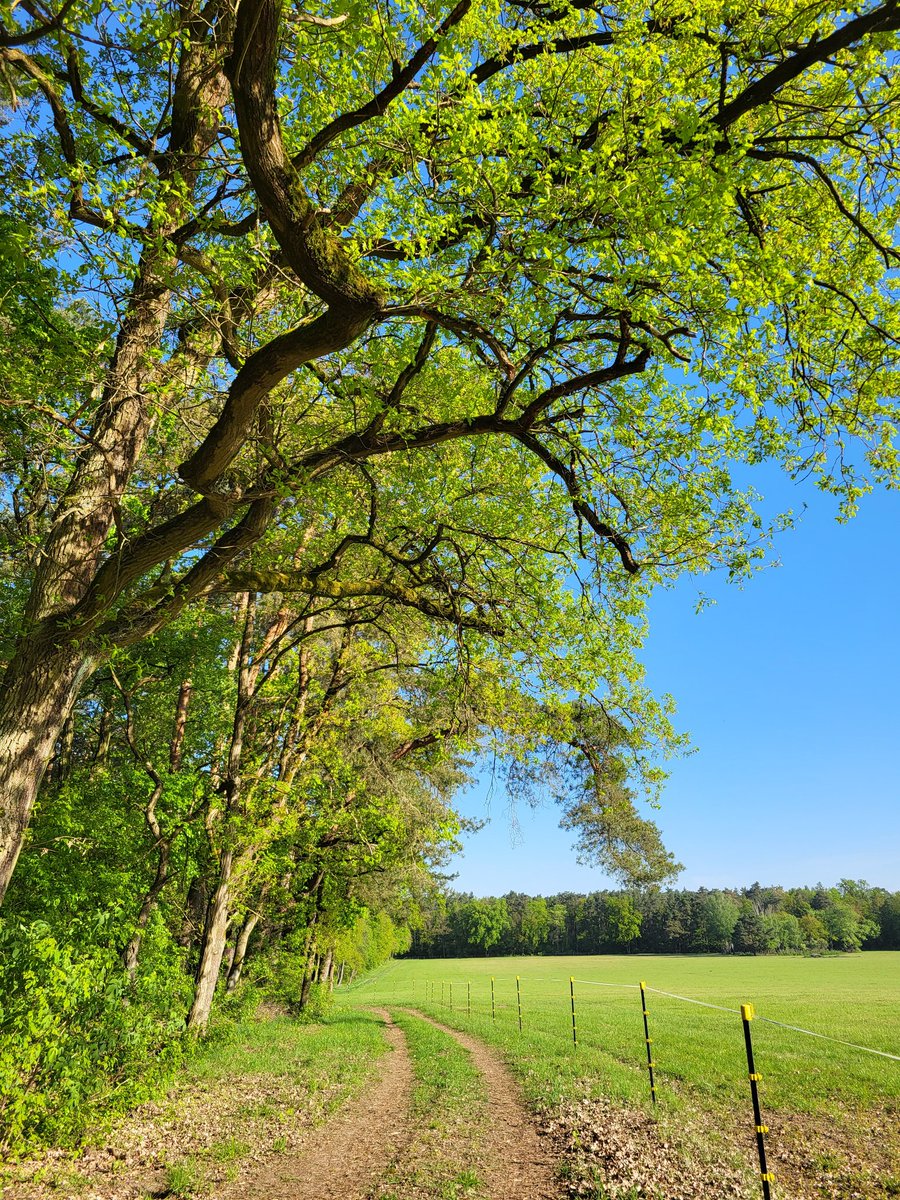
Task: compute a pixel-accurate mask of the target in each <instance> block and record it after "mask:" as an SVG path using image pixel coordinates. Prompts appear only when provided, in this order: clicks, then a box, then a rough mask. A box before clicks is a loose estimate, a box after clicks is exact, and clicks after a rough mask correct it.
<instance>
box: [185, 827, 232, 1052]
mask: <svg viewBox="0 0 900 1200" xmlns="http://www.w3.org/2000/svg"><path fill="white" fill-rule="evenodd" d="M233 858H234V856H233V854H232V852H231V851H230V850H225V851H223V853H222V856H221V859H220V866H219V884H218V887H217V888H216V890H215V892H214V894H213V898H212V900H211V901H210V905H209V909H208V911H207V914H206V926H205V928H204V930H203V947H202V949H201V951H200V963H199V966H198V967H197V982H196V985H195V988H194V1002H193V1004H192V1005H191V1011H190V1014H189V1016H188V1021H187V1026H188V1029H193V1030H202V1029H205V1027H206V1024H207V1022H208V1021H209V1014H210V1012H211V1011H212V1004H213V997H214V995H215V992H216V984H217V982H218V980H219V971H220V970H221V967H222V958H223V956H224V954H225V937H226V934H227V933H228V904H229V901H230V899H231V870H232V865H233Z"/></svg>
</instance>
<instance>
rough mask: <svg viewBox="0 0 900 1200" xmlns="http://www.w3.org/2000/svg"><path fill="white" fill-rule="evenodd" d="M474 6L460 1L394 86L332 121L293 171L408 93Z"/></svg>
mask: <svg viewBox="0 0 900 1200" xmlns="http://www.w3.org/2000/svg"><path fill="white" fill-rule="evenodd" d="M471 6H472V0H459V3H458V4H457V5H456V7H455V8H454V9H453V11H452V12H450V13H449V14H448V15H447V16H446V17H445V18H444V19H443V21H441V23H440V25H439V26H438V27H437V30H436V31H435V33H433V34H432V36H431V37H430V38H428V39H426V41H424V42H423V43H422V45H421V46H419V48H418V49H417V50H416V52H415V53H414V54H413V55H412V57H411V58H410V59H409V60H408V62H407V63H406V64H405V66H402V67H397V68H395V73H394V77H393V79H392V80H391V82H390V83H389V84H387V86H386V87H383V88H382V89H381V91H380V92H376V93H375V95H374V96H373V97H372V99H371V100H370V101H369V102H368V104H363V105H362V106H361V107H360V108H355V109H353V111H352V112H347V113H342V114H341V115H340V116H339V117H335V118H334V120H333V121H329V122H328V124H327V125H325V126H323V128H322V129H320V130H319V132H318V133H316V134H314V135H313V136H312V137H311V138H310V139H309V141H308V142H307V143H306V145H305V146H304V147H303V149H302V150H300V151H299V152H298V153H297V154H295V155H294V157H293V159H292V160H291V161H292V163H293V165H294V167H296V168H297V170H302V169H303V168H304V167H307V166H309V164H310V163H311V162H313V161H314V160H315V159H316V157H317V156H318V154H319V152H320V151H321V150H324V149H325V147H326V146H327V145H329V143H330V142H333V141H334V140H335V138H337V137H340V135H341V134H342V133H345V132H346V131H347V130H348V129H354V128H355V127H356V126H357V125H363V124H365V122H366V121H371V120H372V118H373V117H380V116H381V114H382V113H383V112H384V111H385V110H386V109H387V107H388V105H390V104H391V103H392V102H393V101H394V100H396V99H397V97H398V96H399V95H401V94H402V93H403V92H404V91H406V89H407V88H408V87H409V85H410V84H411V83H412V81H413V80H414V79H415V77H416V76H417V75H418V73H419V72H420V71H421V70H422V68H423V67H424V66H425V64H426V63H427V62H428V60H429V59H430V58H431V56H432V55H433V54H434V52H435V50H436V49H437V45H438V42H439V41H440V39H441V38H442V37H444V35H445V34H446V33H448V32H449V31H450V30H451V29H452V28H453V26H454V25H458V24H459V22H460V21H461V20H462V19H463V17H464V16H465V15H466V13H467V12H468V11H469V9H470V8H471Z"/></svg>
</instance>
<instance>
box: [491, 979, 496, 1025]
mask: <svg viewBox="0 0 900 1200" xmlns="http://www.w3.org/2000/svg"><path fill="white" fill-rule="evenodd" d="M491 1020H492V1021H496V1020H497V1010H496V1008H495V1007H494V977H493V975H492V976H491Z"/></svg>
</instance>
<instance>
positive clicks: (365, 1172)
mask: <svg viewBox="0 0 900 1200" xmlns="http://www.w3.org/2000/svg"><path fill="white" fill-rule="evenodd" d="M376 1013H377V1015H378V1016H379V1017H381V1018H382V1020H383V1021H384V1022H385V1034H386V1036H387V1039H388V1041H389V1042H390V1043H391V1046H392V1048H393V1049H392V1052H391V1053H390V1054H388V1055H386V1056H385V1062H384V1068H383V1070H382V1072H381V1075H380V1076H379V1078H378V1079H377V1080H375V1081H374V1082H373V1083H371V1084H370V1085H369V1086H368V1087H367V1088H366V1089H365V1091H364V1092H363V1093H362V1095H360V1096H358V1097H357V1098H356V1099H355V1100H351V1101H350V1103H349V1104H346V1105H345V1106H344V1107H343V1108H342V1109H340V1111H339V1112H338V1113H337V1114H336V1115H335V1116H334V1117H332V1118H331V1120H329V1121H328V1122H327V1123H326V1124H325V1125H323V1126H321V1127H320V1128H319V1129H316V1130H315V1131H314V1132H313V1133H311V1134H310V1136H309V1138H308V1139H307V1140H306V1141H305V1142H304V1143H303V1145H302V1146H301V1147H299V1148H298V1150H297V1152H296V1153H295V1154H291V1155H289V1156H288V1155H282V1156H279V1157H278V1158H277V1159H274V1160H273V1161H271V1162H270V1163H267V1164H266V1166H265V1167H263V1168H262V1169H261V1170H259V1171H255V1172H251V1171H244V1172H242V1174H241V1178H240V1179H238V1180H237V1181H236V1182H235V1183H234V1184H232V1185H230V1186H229V1187H227V1188H225V1189H222V1190H220V1191H217V1192H216V1193H215V1195H216V1197H217V1200H239V1198H241V1200H245V1198H247V1200H257V1198H261V1197H265V1198H266V1200H364V1197H366V1196H368V1195H369V1193H370V1191H371V1189H372V1187H373V1186H374V1185H375V1183H376V1182H377V1180H378V1179H379V1177H380V1176H381V1175H382V1174H383V1173H384V1171H385V1170H386V1169H387V1167H388V1165H389V1164H390V1162H391V1161H392V1160H393V1159H394V1158H395V1157H396V1156H397V1154H398V1153H401V1152H402V1148H403V1146H404V1144H405V1143H406V1142H407V1141H408V1139H409V1137H410V1132H411V1131H410V1129H409V1125H408V1116H407V1113H408V1109H409V1098H410V1093H411V1091H412V1083H413V1073H412V1066H411V1064H410V1060H409V1054H408V1052H407V1049H406V1039H405V1038H404V1036H403V1034H402V1033H401V1032H400V1030H399V1029H398V1028H397V1026H396V1025H394V1024H393V1022H392V1021H391V1019H390V1016H389V1015H388V1014H387V1013H386V1012H382V1011H381V1010H376Z"/></svg>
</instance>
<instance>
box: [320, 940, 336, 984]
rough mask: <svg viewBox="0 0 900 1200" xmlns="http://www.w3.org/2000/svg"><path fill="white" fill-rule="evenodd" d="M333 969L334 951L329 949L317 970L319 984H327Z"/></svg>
mask: <svg viewBox="0 0 900 1200" xmlns="http://www.w3.org/2000/svg"><path fill="white" fill-rule="evenodd" d="M333 969H334V951H333V950H332V949H331V948H330V947H329V948H328V950H326V951H325V957H324V958H323V959H322V965H321V967H320V968H319V983H327V982H328V980H329V979H330V978H331V972H332V970H333Z"/></svg>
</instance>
